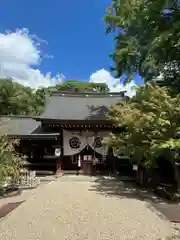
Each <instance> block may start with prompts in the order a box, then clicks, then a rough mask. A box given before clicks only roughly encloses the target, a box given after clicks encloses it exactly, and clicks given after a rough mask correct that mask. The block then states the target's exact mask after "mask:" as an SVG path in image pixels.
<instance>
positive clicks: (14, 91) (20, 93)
mask: <svg viewBox="0 0 180 240" xmlns="http://www.w3.org/2000/svg"><path fill="white" fill-rule="evenodd" d="M36 98H37V97H36V93H35V91H34V90H33V89H31V88H29V87H25V86H23V85H21V84H19V83H16V82H14V81H12V80H9V79H0V114H1V115H36V114H38V113H39V112H41V111H42V107H43V105H42V104H41V103H38V101H37V99H36Z"/></svg>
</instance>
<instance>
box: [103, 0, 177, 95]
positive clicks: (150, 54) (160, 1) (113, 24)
mask: <svg viewBox="0 0 180 240" xmlns="http://www.w3.org/2000/svg"><path fill="white" fill-rule="evenodd" d="M179 16H180V4H179V1H177V0H171V1H170V0H112V5H111V6H110V7H109V8H108V10H107V14H106V16H105V22H106V23H107V25H108V27H107V32H111V31H114V32H115V35H116V37H115V51H114V53H113V54H112V55H111V56H112V58H113V60H114V62H115V67H113V70H115V71H116V73H117V75H118V76H121V75H122V74H123V73H126V74H127V80H128V81H130V80H131V79H132V75H133V73H134V72H137V73H139V74H140V75H141V76H142V77H144V79H145V80H146V81H148V80H151V79H152V78H154V77H157V76H158V75H159V74H163V76H164V82H165V85H167V86H170V87H171V88H172V89H173V90H174V91H176V92H180V50H179V49H180V48H179V46H180V18H179Z"/></svg>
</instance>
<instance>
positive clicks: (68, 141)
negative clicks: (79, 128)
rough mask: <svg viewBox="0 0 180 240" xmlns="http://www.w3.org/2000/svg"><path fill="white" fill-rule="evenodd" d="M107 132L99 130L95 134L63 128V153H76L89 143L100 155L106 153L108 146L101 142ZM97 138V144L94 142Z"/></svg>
mask: <svg viewBox="0 0 180 240" xmlns="http://www.w3.org/2000/svg"><path fill="white" fill-rule="evenodd" d="M108 134H109V133H108V132H100V133H99V134H97V135H96V136H95V135H94V133H93V132H82V133H81V134H80V133H78V132H73V131H72V132H70V131H66V130H63V142H64V155H66V156H67V155H75V154H78V153H80V152H81V151H82V150H83V149H84V148H85V147H86V146H87V145H89V146H90V147H91V148H92V149H93V150H94V151H95V152H97V153H99V154H101V155H107V152H108V146H107V145H106V144H104V143H103V138H104V137H107V136H108ZM97 138H99V139H101V141H100V142H99V145H98V144H95V140H96V139H97ZM72 145H73V147H72ZM97 145H98V146H97Z"/></svg>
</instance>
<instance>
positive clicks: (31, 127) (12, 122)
mask: <svg viewBox="0 0 180 240" xmlns="http://www.w3.org/2000/svg"><path fill="white" fill-rule="evenodd" d="M0 125H1V126H2V133H1V132H0V134H7V135H8V136H9V137H13V136H14V137H20V138H22V137H23V138H25V137H29V138H37V137H38V138H46V137H48V138H53V137H55V136H58V135H59V133H51V132H48V133H46V132H45V131H43V129H42V127H41V123H40V122H37V121H36V120H34V119H33V118H32V117H28V116H1V117H0Z"/></svg>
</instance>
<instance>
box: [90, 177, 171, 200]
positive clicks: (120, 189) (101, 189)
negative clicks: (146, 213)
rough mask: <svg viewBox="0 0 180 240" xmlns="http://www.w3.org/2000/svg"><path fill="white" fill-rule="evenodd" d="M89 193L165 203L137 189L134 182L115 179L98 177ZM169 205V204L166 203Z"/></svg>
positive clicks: (150, 193) (151, 193) (149, 192)
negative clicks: (94, 192)
mask: <svg viewBox="0 0 180 240" xmlns="http://www.w3.org/2000/svg"><path fill="white" fill-rule="evenodd" d="M89 191H96V192H97V193H99V194H102V195H104V196H115V197H119V198H122V199H123V198H134V199H138V200H141V201H150V202H153V203H161V202H162V203H165V202H167V201H166V200H164V199H161V198H160V197H157V196H155V194H154V193H153V192H152V191H151V190H149V189H142V188H139V187H138V185H137V184H136V183H134V182H129V181H120V180H119V179H118V178H116V177H107V176H99V177H97V179H96V180H95V181H94V184H93V185H92V186H91V188H90V189H89ZM168 203H169V202H168Z"/></svg>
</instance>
